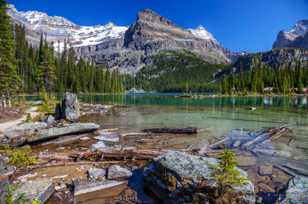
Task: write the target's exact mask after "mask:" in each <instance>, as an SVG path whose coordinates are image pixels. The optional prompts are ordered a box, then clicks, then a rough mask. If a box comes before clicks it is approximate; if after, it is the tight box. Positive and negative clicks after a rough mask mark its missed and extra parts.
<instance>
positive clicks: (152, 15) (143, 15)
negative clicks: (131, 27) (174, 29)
mask: <svg viewBox="0 0 308 204" xmlns="http://www.w3.org/2000/svg"><path fill="white" fill-rule="evenodd" d="M137 21H145V22H152V23H155V22H157V23H163V24H166V25H173V26H174V24H173V23H172V22H171V21H170V20H169V19H167V18H165V17H163V16H161V15H160V14H158V13H156V12H155V11H153V10H151V9H148V8H147V9H144V10H142V11H140V12H139V13H138V18H137Z"/></svg>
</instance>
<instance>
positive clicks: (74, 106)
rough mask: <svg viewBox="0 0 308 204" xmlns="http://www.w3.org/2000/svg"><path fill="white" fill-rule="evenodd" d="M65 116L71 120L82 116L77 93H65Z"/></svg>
mask: <svg viewBox="0 0 308 204" xmlns="http://www.w3.org/2000/svg"><path fill="white" fill-rule="evenodd" d="M63 103H64V108H65V118H66V119H67V120H69V121H76V120H78V119H79V117H80V106H79V102H78V98H77V95H76V94H73V93H68V92H67V93H65V96H64V101H63Z"/></svg>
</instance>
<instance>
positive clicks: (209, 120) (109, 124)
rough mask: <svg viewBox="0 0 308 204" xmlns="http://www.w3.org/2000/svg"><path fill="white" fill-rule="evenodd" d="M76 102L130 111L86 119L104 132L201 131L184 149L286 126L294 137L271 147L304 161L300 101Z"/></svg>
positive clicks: (119, 98) (306, 135)
mask: <svg viewBox="0 0 308 204" xmlns="http://www.w3.org/2000/svg"><path fill="white" fill-rule="evenodd" d="M80 98H81V99H82V100H83V101H86V102H92V103H102V104H121V105H129V106H128V107H123V108H117V109H115V110H112V111H110V112H109V113H108V114H106V115H103V116H93V117H90V118H88V120H90V121H94V122H96V123H99V124H101V125H102V126H103V127H105V128H119V131H120V132H122V133H127V132H138V131H141V130H142V129H145V128H153V127H198V128H200V129H203V130H204V131H202V132H200V133H198V135H197V137H192V138H191V140H185V143H187V146H189V145H191V144H196V143H199V142H200V141H201V140H208V139H209V140H211V139H213V138H219V137H222V136H223V135H225V134H227V133H228V132H230V131H231V130H233V129H245V130H246V129H247V130H255V131H258V130H260V129H262V128H265V127H278V126H282V125H287V126H288V127H289V128H291V129H292V131H293V132H292V133H290V135H288V137H282V138H280V139H279V140H278V141H277V142H276V143H275V146H276V148H278V149H281V150H286V151H291V152H292V154H293V157H296V158H301V159H302V158H305V159H306V158H308V117H307V114H308V105H307V97H305V96H298V97H221V98H219V97H215V98H213V97H209V98H204V99H190V98H189V99H187V98H178V97H175V96H174V95H159V94H155V95H137V96H132V95H116V96H109V95H95V96H93V95H92V96H81V97H80ZM250 107H256V110H254V111H251V110H249V108H250ZM306 147H307V148H306Z"/></svg>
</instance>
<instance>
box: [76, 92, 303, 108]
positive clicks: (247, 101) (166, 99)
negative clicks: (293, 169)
mask: <svg viewBox="0 0 308 204" xmlns="http://www.w3.org/2000/svg"><path fill="white" fill-rule="evenodd" d="M80 98H81V99H82V100H84V101H87V102H92V103H94V102H98V103H105V104H115V103H116V104H123V105H176V106H215V107H221V106H275V107H283V108H291V107H298V108H307V96H292V97H291V96H290V97H289V96H264V97H262V96H250V97H206V98H202V99H193V98H181V97H177V95H176V94H138V95H80Z"/></svg>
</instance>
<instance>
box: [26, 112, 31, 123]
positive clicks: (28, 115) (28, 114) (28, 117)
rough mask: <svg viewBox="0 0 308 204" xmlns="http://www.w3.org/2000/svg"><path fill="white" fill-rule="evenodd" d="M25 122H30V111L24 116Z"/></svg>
mask: <svg viewBox="0 0 308 204" xmlns="http://www.w3.org/2000/svg"><path fill="white" fill-rule="evenodd" d="M25 122H26V123H29V122H32V117H31V114H30V113H27V117H26V121H25Z"/></svg>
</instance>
